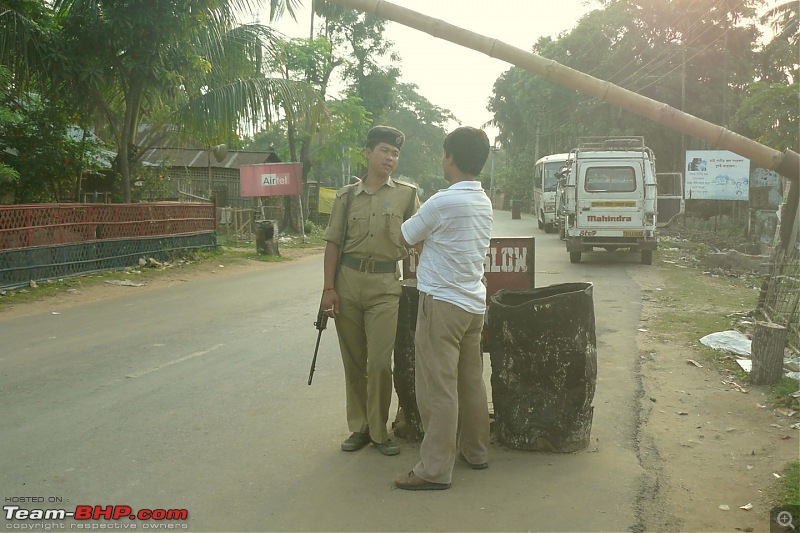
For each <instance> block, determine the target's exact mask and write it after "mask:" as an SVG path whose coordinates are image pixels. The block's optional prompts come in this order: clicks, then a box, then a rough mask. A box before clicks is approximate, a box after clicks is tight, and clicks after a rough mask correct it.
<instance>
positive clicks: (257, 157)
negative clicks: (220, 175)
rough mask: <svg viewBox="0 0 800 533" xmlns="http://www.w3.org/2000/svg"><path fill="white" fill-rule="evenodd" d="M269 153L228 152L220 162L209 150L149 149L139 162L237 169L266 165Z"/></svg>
mask: <svg viewBox="0 0 800 533" xmlns="http://www.w3.org/2000/svg"><path fill="white" fill-rule="evenodd" d="M270 154H271V152H245V151H241V150H228V154H227V155H226V156H225V159H223V160H222V161H217V159H216V158H215V157H214V154H212V153H211V151H210V150H197V149H187V148H151V149H150V150H147V151H146V152H145V153H144V156H142V159H141V162H142V164H143V165H145V166H158V165H162V164H166V165H167V166H172V167H191V168H208V167H209V165H211V167H214V168H239V167H240V166H242V165H260V164H262V163H266V161H267V158H268V157H269V156H270Z"/></svg>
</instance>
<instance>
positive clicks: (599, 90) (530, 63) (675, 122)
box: [330, 0, 800, 182]
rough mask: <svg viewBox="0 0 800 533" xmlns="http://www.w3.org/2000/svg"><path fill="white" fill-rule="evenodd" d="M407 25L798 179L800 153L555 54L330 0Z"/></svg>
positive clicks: (373, 1)
mask: <svg viewBox="0 0 800 533" xmlns="http://www.w3.org/2000/svg"><path fill="white" fill-rule="evenodd" d="M330 1H332V2H333V3H335V4H339V5H341V6H345V7H349V8H352V9H357V10H359V11H363V12H365V13H369V14H372V15H375V16H377V17H381V18H384V19H387V20H391V21H394V22H398V23H400V24H403V25H404V26H408V27H410V28H414V29H416V30H420V31H423V32H425V33H428V34H430V35H432V36H434V37H437V38H439V39H444V40H446V41H450V42H451V43H455V44H458V45H460V46H464V47H466V48H470V49H472V50H475V51H477V52H481V53H483V54H485V55H488V56H489V57H493V58H496V59H500V60H502V61H505V62H507V63H511V64H512V65H515V66H518V67H520V68H524V69H525V70H528V71H530V72H533V73H534V74H538V75H540V76H542V77H544V78H545V79H547V80H550V81H552V82H554V83H557V84H559V85H563V86H566V87H569V88H571V89H575V90H577V91H580V92H582V93H585V94H588V95H589V96H593V97H595V98H598V99H600V100H602V101H604V102H608V103H611V104H614V105H616V106H619V107H621V108H623V109H626V110H628V111H631V112H632V113H636V114H637V115H640V116H643V117H645V118H648V119H650V120H652V121H654V122H656V123H657V124H663V125H665V126H667V127H669V128H672V129H675V130H678V131H681V132H683V133H686V134H689V135H692V136H694V137H698V138H700V139H703V140H705V141H708V142H709V143H711V144H712V145H713V146H714V147H716V148H722V149H725V150H730V151H731V152H734V153H736V154H739V155H741V156H743V157H746V158H748V159H750V160H752V161H754V162H755V163H756V164H758V165H759V166H761V167H764V168H767V169H770V170H775V171H777V172H778V173H780V174H781V175H783V176H785V177H787V178H789V179H790V180H791V181H794V182H800V154H798V153H797V152H794V151H792V150H789V149H786V150H785V151H784V152H781V151H779V150H775V149H774V148H770V147H768V146H765V145H763V144H761V143H758V142H756V141H754V140H752V139H748V138H747V137H744V136H742V135H739V134H738V133H734V132H732V131H730V130H728V129H725V128H723V127H722V126H718V125H716V124H712V123H711V122H708V121H705V120H703V119H700V118H697V117H695V116H693V115H690V114H688V113H684V112H683V111H680V110H678V109H675V108H674V107H672V106H669V105H667V104H664V103H662V102H658V101H657V100H653V99H651V98H647V97H646V96H642V95H640V94H637V93H635V92H633V91H629V90H628V89H623V88H622V87H619V86H617V85H614V84H613V83H611V82H608V81H604V80H600V79H598V78H595V77H592V76H589V75H588V74H584V73H583V72H578V71H577V70H574V69H571V68H569V67H566V66H564V65H561V64H560V63H557V62H555V61H553V60H551V59H545V58H543V57H541V56H538V55H536V54H534V53H531V52H526V51H524V50H521V49H519V48H516V47H513V46H511V45H508V44H506V43H504V42H502V41H500V40H498V39H493V38H490V37H486V36H484V35H480V34H478V33H475V32H472V31H469V30H465V29H463V28H460V27H458V26H454V25H453V24H449V23H447V22H444V21H443V20H440V19H436V18H433V17H429V16H427V15H423V14H422V13H418V12H416V11H412V10H411V9H407V8H404V7H400V6H398V5H395V4H392V3H390V2H386V1H384V0H330Z"/></svg>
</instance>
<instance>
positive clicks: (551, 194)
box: [533, 154, 569, 233]
mask: <svg viewBox="0 0 800 533" xmlns="http://www.w3.org/2000/svg"><path fill="white" fill-rule="evenodd" d="M567 159H569V154H553V155H547V156H544V157H543V158H541V159H539V160H538V161H537V162H536V164H535V165H534V167H533V209H534V212H535V213H536V219H537V222H538V225H539V229H543V230H544V231H545V233H552V232H554V231H556V229H555V228H556V226H555V225H554V223H555V222H556V220H555V214H556V185H557V180H556V172H558V171H559V170H561V168H562V167H563V166H564V164H565V163H566V162H567Z"/></svg>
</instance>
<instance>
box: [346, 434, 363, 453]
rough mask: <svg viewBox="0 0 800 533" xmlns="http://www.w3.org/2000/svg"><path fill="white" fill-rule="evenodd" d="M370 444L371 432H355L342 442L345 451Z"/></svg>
mask: <svg viewBox="0 0 800 533" xmlns="http://www.w3.org/2000/svg"><path fill="white" fill-rule="evenodd" d="M367 444H369V433H358V432H356V433H353V434H352V435H350V436H349V437H347V438H346V439H345V440H344V442H342V451H343V452H354V451H356V450H360V449H361V448H363V447H364V446H366V445H367Z"/></svg>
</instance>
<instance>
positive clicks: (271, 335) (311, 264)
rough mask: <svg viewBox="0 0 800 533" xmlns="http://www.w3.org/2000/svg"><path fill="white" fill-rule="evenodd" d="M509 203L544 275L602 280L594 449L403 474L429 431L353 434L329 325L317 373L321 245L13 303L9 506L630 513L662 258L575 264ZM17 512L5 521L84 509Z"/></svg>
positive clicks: (4, 465) (248, 516) (620, 257)
mask: <svg viewBox="0 0 800 533" xmlns="http://www.w3.org/2000/svg"><path fill="white" fill-rule="evenodd" d="M495 218H496V222H495V235H496V236H525V235H532V236H535V238H536V285H537V286H544V285H549V284H553V283H561V282H567V281H591V282H593V283H594V287H595V292H594V306H595V314H596V324H597V338H598V346H597V351H598V380H597V391H596V394H595V399H594V406H595V411H594V423H593V428H592V444H591V445H590V447H589V448H587V449H586V450H584V451H581V452H578V453H574V454H551V453H540V452H523V451H516V450H511V449H508V448H504V447H502V446H500V445H498V444H493V445H492V449H491V455H490V468H489V469H488V470H484V471H473V470H471V469H469V468H467V467H465V466H464V465H457V466H456V471H455V473H454V478H453V486H452V488H451V489H450V490H447V491H437V492H422V493H415V492H407V491H401V490H396V489H394V488H392V484H391V481H392V479H393V478H394V477H395V476H396V475H398V474H402V473H404V472H407V471H408V470H410V468H411V467H412V466H413V465H414V463H415V462H416V461H417V459H418V447H417V445H415V444H404V445H403V450H402V453H401V454H400V455H399V456H395V457H384V456H382V455H380V454H379V453H378V452H377V451H376V450H374V449H372V448H371V447H368V448H365V449H363V450H360V451H359V452H356V453H343V452H341V451H340V450H339V443H340V442H341V440H342V439H344V438H345V437H346V436H347V435H348V431H347V427H346V423H345V418H344V388H343V373H342V368H341V362H340V360H339V356H338V348H337V343H336V340H335V331H334V330H333V328H332V327H329V328H328V330H327V331H326V332H325V334H324V335H323V339H322V343H321V348H320V356H319V359H318V363H317V371H316V374H315V377H314V383H313V385H312V386H310V387H309V386H308V385H307V384H306V380H307V377H308V370H309V364H310V360H311V355H312V352H313V348H314V341H315V339H316V330H315V329H314V327H313V321H314V319H315V315H316V307H317V303H318V301H319V292H320V288H321V282H322V255H321V254H318V255H312V256H309V257H305V258H303V259H299V260H296V261H292V262H287V263H279V264H269V265H265V267H264V268H263V269H259V270H257V271H251V272H245V273H234V274H225V275H220V276H212V277H208V278H206V279H203V280H196V281H195V280H190V281H188V282H175V283H174V284H172V285H170V286H168V287H165V288H162V289H159V290H146V291H137V290H136V289H134V288H120V289H123V290H124V291H125V292H124V293H123V294H122V295H121V296H119V297H115V298H112V299H104V300H100V301H96V302H90V303H87V304H83V305H79V306H75V307H69V308H64V309H59V308H58V306H57V304H54V307H53V308H52V309H49V310H47V311H45V312H42V313H41V314H36V315H31V316H25V317H21V318H10V317H8V316H5V317H4V316H3V315H2V314H0V428H2V430H1V433H0V497H2V498H3V500H4V507H8V506H17V507H19V508H20V509H21V510H32V509H44V510H48V509H66V510H67V511H70V510H74V509H75V507H76V506H78V505H89V506H102V507H105V506H130V507H131V508H132V510H133V511H134V512H135V511H136V510H139V509H166V510H170V509H186V510H188V520H186V521H177V522H169V525H172V526H174V527H178V528H185V529H186V530H189V531H626V530H630V528H635V527H636V526H637V524H639V523H640V522H639V517H638V516H637V498H638V496H639V493H640V488H641V487H640V485H641V484H642V480H643V478H644V477H645V476H644V471H643V470H642V469H641V467H640V466H639V461H638V460H637V455H636V453H637V449H636V436H637V427H636V420H637V413H636V403H637V402H636V395H637V391H638V390H639V388H640V386H639V384H638V379H637V377H636V376H637V372H636V366H637V364H638V363H637V360H638V353H637V349H636V343H635V337H636V331H637V327H638V324H639V313H640V294H639V288H638V287H637V286H636V284H635V282H633V281H632V279H631V278H630V276H629V271H630V270H631V269H639V268H648V267H645V266H642V265H640V264H639V258H638V255H636V254H627V253H616V254H607V253H595V254H584V259H583V262H582V263H580V264H575V265H573V264H570V262H569V254H568V253H567V252H566V250H565V248H564V244H563V243H562V242H561V241H559V239H558V237H557V236H556V235H546V234H544V232H542V231H541V230H538V229H536V223H535V220H534V219H533V218H531V217H528V216H523V218H522V219H521V220H512V219H511V215H510V213H509V212H507V211H505V212H503V211H497V212H495ZM54 312H55V313H59V314H54ZM487 361H488V357H487ZM489 371H490V369H487V373H488V372H489ZM487 381H488V380H487ZM31 498H35V499H34V500H31ZM39 498H41V499H42V500H38V499H39ZM123 511H124V509H123ZM9 513H10V511H8V510H7V509H5V510H4V511H3V514H4V522H3V528H4V529H5V530H14V529H15V530H20V529H21V528H22V527H23V526H24V527H28V528H29V527H30V526H32V525H34V524H40V525H45V524H49V525H50V526H51V527H53V528H59V527H60V526H64V527H65V528H66V529H70V528H71V527H72V528H73V529H75V528H76V527H77V525H79V524H80V525H86V524H87V522H86V521H81V522H80V523H76V522H72V521H70V520H67V521H62V520H44V521H38V520H33V521H19V520H8V519H7V518H8V516H9ZM17 516H19V515H17ZM89 523H93V524H94V525H95V526H99V525H100V524H101V523H102V524H106V525H110V526H113V527H115V529H122V528H130V527H132V526H137V528H138V529H143V528H144V526H153V527H155V526H164V525H166V523H165V522H160V523H159V522H154V521H138V520H136V521H134V520H126V519H122V520H119V521H105V520H101V521H99V522H91V521H90V522H89Z"/></svg>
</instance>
